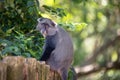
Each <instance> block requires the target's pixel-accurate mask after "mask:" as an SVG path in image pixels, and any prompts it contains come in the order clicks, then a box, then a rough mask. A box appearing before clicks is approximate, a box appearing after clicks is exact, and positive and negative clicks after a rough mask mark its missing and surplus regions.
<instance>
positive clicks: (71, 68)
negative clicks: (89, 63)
mask: <svg viewBox="0 0 120 80" xmlns="http://www.w3.org/2000/svg"><path fill="white" fill-rule="evenodd" d="M70 70H71V71H72V73H73V77H72V80H77V73H76V71H75V69H74V67H73V66H70Z"/></svg>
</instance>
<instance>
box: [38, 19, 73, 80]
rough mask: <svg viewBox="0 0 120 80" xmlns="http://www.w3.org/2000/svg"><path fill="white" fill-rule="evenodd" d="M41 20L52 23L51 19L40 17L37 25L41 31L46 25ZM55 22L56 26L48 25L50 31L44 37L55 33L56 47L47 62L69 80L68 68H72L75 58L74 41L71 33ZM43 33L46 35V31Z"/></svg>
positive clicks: (65, 79)
mask: <svg viewBox="0 0 120 80" xmlns="http://www.w3.org/2000/svg"><path fill="white" fill-rule="evenodd" d="M51 21H52V20H51ZM41 22H43V23H47V24H51V22H50V19H48V18H42V20H40V18H39V19H38V25H37V29H38V30H39V31H41V30H42V28H44V27H45V26H43V25H41ZM52 22H53V21H52ZM53 23H54V24H55V25H54V26H51V25H50V26H49V25H48V27H47V28H48V29H47V30H48V31H47V33H46V34H45V36H44V37H47V36H53V35H55V38H54V42H55V45H56V47H55V49H54V50H53V51H52V53H51V54H50V57H49V59H48V60H47V61H46V63H47V64H48V65H50V68H51V69H52V70H55V71H57V72H58V73H59V74H60V76H61V78H62V80H67V77H68V69H69V68H70V65H71V63H72V60H73V43H72V40H71V37H70V36H69V34H68V33H67V32H66V31H65V30H64V29H62V28H61V27H59V26H58V25H57V24H56V23H55V22H53ZM49 28H51V29H49ZM41 33H42V34H43V35H44V32H41Z"/></svg>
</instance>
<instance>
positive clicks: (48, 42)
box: [40, 35, 56, 61]
mask: <svg viewBox="0 0 120 80" xmlns="http://www.w3.org/2000/svg"><path fill="white" fill-rule="evenodd" d="M55 46H56V45H55V35H53V36H47V37H46V39H45V47H44V50H43V53H42V57H41V58H40V61H47V60H48V58H49V57H50V55H51V53H52V51H53V50H54V49H55Z"/></svg>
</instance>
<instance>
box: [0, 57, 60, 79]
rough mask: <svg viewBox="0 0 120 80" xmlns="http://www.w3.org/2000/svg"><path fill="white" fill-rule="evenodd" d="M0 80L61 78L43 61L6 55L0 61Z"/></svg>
mask: <svg viewBox="0 0 120 80" xmlns="http://www.w3.org/2000/svg"><path fill="white" fill-rule="evenodd" d="M0 80H61V79H60V77H59V74H58V73H56V72H54V71H51V70H50V66H49V65H46V64H45V62H44V61H42V62H40V61H37V60H36V59H34V58H23V57H20V56H14V57H13V56H8V57H5V58H4V59H3V60H2V62H0Z"/></svg>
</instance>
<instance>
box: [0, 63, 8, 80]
mask: <svg viewBox="0 0 120 80" xmlns="http://www.w3.org/2000/svg"><path fill="white" fill-rule="evenodd" d="M6 72H7V65H6V64H5V63H2V62H0V80H6Z"/></svg>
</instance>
